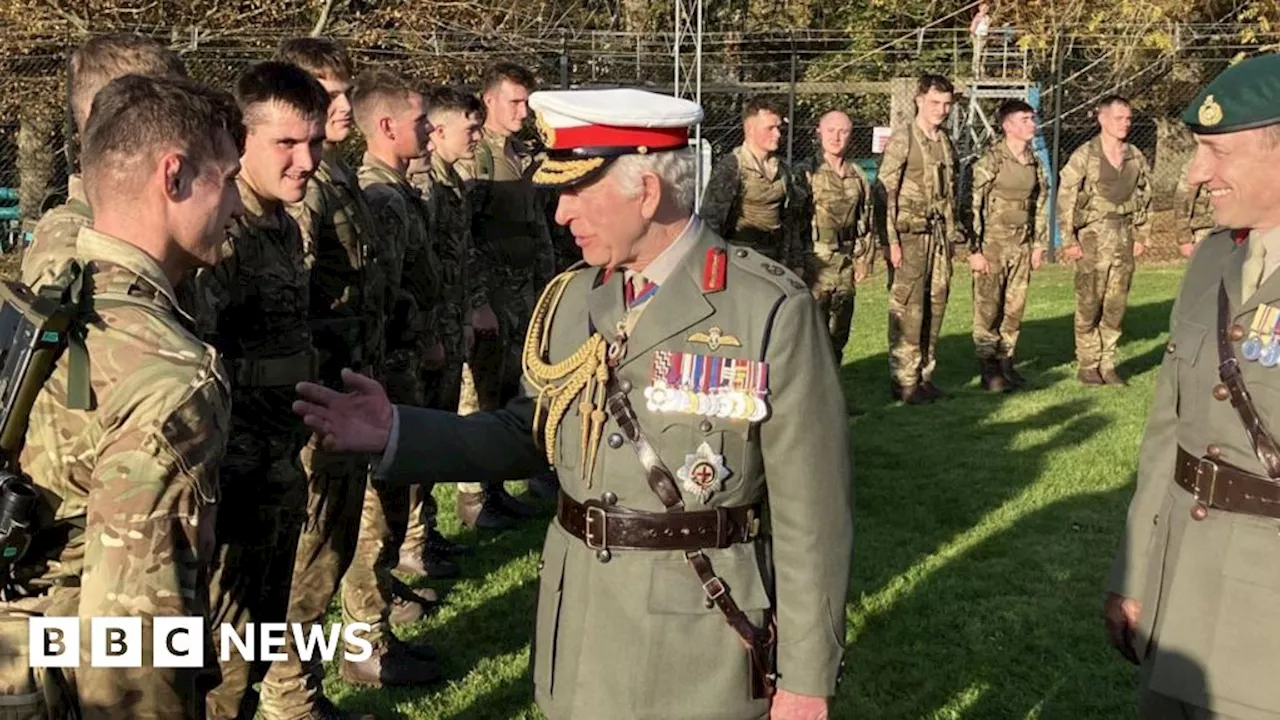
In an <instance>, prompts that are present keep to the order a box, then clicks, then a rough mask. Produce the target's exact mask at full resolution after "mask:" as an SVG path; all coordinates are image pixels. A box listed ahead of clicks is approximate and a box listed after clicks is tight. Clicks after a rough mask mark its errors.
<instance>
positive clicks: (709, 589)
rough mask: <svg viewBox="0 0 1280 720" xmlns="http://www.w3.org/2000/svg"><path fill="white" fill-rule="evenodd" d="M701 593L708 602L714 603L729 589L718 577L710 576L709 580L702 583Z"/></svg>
mask: <svg viewBox="0 0 1280 720" xmlns="http://www.w3.org/2000/svg"><path fill="white" fill-rule="evenodd" d="M702 592H704V593H706V594H707V599H708V600H710V601H712V602H715V601H716V600H719V599H720V597H721V596H723V595H724V594H725V593H727V592H729V588H727V587H726V586H725V584H724V581H723V580H721V579H720V577H719V576H718V575H712V576H711V579H710V580H708V581H706V582H704V583H702Z"/></svg>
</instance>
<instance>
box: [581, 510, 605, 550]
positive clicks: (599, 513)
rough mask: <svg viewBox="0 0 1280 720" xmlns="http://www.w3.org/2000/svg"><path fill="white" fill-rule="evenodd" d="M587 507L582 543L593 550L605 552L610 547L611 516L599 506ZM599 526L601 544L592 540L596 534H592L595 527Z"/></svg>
mask: <svg viewBox="0 0 1280 720" xmlns="http://www.w3.org/2000/svg"><path fill="white" fill-rule="evenodd" d="M585 507H586V513H587V515H586V523H585V525H584V527H583V530H582V541H583V542H585V543H586V544H587V547H588V548H590V549H592V550H605V549H608V547H609V532H608V522H609V514H608V513H607V512H605V509H604V508H602V507H600V506H598V505H587V506H585ZM596 525H598V526H599V528H598V529H599V536H600V544H599V545H597V544H595V543H594V542H592V538H593V537H595V535H596V533H594V532H592V527H593V526H596Z"/></svg>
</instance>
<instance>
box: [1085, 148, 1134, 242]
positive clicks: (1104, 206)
mask: <svg viewBox="0 0 1280 720" xmlns="http://www.w3.org/2000/svg"><path fill="white" fill-rule="evenodd" d="M1085 152H1086V153H1087V160H1088V162H1086V163H1085V173H1084V186H1083V187H1082V188H1081V189H1080V194H1079V195H1077V196H1076V227H1077V229H1079V228H1081V227H1084V226H1086V225H1089V224H1092V223H1095V222H1098V221H1100V220H1106V219H1108V218H1125V217H1129V216H1130V215H1133V213H1134V212H1135V211H1136V210H1137V205H1138V204H1137V197H1136V195H1137V183H1138V173H1139V169H1138V165H1137V161H1136V158H1133V157H1132V156H1131V154H1130V148H1129V146H1127V145H1126V146H1125V153H1124V167H1122V168H1121V169H1120V173H1119V178H1118V180H1120V183H1119V185H1120V187H1117V186H1116V180H1117V179H1113V178H1107V179H1106V183H1105V184H1106V185H1107V187H1105V188H1104V187H1103V185H1104V179H1103V177H1102V163H1104V162H1107V160H1106V158H1105V157H1104V153H1103V152H1102V140H1101V138H1099V137H1095V138H1094V139H1092V140H1090V141H1089V144H1088V146H1086V150H1085ZM1126 177H1129V180H1126ZM1126 184H1127V186H1128V191H1127V196H1121V195H1119V192H1120V191H1121V190H1123V189H1124V187H1125V186H1126ZM1108 191H1110V192H1108ZM1109 194H1115V195H1116V196H1117V197H1124V199H1123V200H1122V201H1120V202H1115V201H1112V200H1109V199H1108V197H1107V196H1108V195H1109Z"/></svg>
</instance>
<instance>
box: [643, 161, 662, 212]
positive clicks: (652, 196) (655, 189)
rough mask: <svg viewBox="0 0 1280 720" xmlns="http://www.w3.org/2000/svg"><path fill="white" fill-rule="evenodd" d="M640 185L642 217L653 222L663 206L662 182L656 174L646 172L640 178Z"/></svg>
mask: <svg viewBox="0 0 1280 720" xmlns="http://www.w3.org/2000/svg"><path fill="white" fill-rule="evenodd" d="M640 183H641V190H640V215H641V217H643V218H644V219H645V220H652V219H653V217H654V216H655V215H657V214H658V207H659V206H660V205H661V204H662V181H661V180H660V179H658V176H657V175H655V174H654V173H651V172H646V173H644V174H642V175H641V176H640Z"/></svg>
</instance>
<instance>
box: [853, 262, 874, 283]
mask: <svg viewBox="0 0 1280 720" xmlns="http://www.w3.org/2000/svg"><path fill="white" fill-rule="evenodd" d="M870 273H871V269H870V268H869V267H867V263H863V262H855V263H854V264H853V281H854V282H855V283H860V282H862V281H863V280H866V279H867V275H869V274H870Z"/></svg>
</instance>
